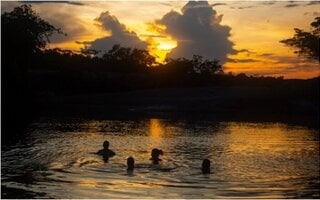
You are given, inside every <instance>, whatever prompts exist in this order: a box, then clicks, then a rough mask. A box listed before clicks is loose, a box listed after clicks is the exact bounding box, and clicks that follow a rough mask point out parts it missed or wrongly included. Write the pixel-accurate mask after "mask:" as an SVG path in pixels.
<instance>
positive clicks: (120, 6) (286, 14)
mask: <svg viewBox="0 0 320 200" xmlns="http://www.w3.org/2000/svg"><path fill="white" fill-rule="evenodd" d="M186 4H187V2H186V1H98V2H92V1H85V2H79V1H77V2H71V3H56V2H44V3H33V4H32V6H33V8H34V9H35V10H36V11H37V12H38V13H39V15H40V16H41V17H42V18H44V19H45V20H47V21H49V22H50V23H52V24H53V25H55V26H57V27H61V28H62V29H63V30H64V31H65V32H67V34H68V36H67V37H64V38H62V37H54V38H52V43H51V44H50V46H49V47H60V48H66V49H72V50H75V51H79V50H80V48H83V47H84V45H83V44H81V42H84V41H94V40H95V39H97V38H102V37H107V36H111V35H112V33H111V32H110V31H107V30H106V29H103V28H101V25H99V22H98V21H97V20H95V19H96V18H98V17H99V16H100V14H101V13H102V12H106V11H109V13H110V15H112V16H114V17H115V18H116V19H117V20H118V21H119V23H121V24H123V25H124V26H125V27H126V30H128V31H130V32H134V33H135V34H136V35H137V37H138V39H140V40H142V41H144V42H146V43H147V44H148V45H147V48H148V50H149V51H150V53H151V54H152V55H154V56H157V60H158V61H159V62H162V61H163V60H164V59H165V57H166V55H167V54H168V53H170V52H171V51H172V50H173V49H174V48H176V47H177V45H179V44H180V42H179V38H175V37H174V36H173V35H170V34H168V31H166V29H167V27H166V26H164V25H161V24H159V23H156V21H157V20H160V19H161V18H162V17H163V16H164V15H165V14H167V13H169V12H170V11H176V12H178V13H180V14H182V15H183V12H182V11H181V9H182V8H183V7H184V6H185V5H186ZM209 4H210V5H211V6H212V9H213V10H215V11H216V12H217V16H220V15H223V17H222V20H221V22H220V25H221V26H228V27H230V28H231V29H230V34H231V35H230V37H228V39H229V40H230V41H231V42H232V43H233V44H234V45H233V49H234V50H236V51H237V53H235V54H232V55H231V54H230V55H227V60H226V62H225V63H224V64H223V66H224V70H225V72H233V73H241V72H244V73H246V74H250V75H265V76H284V77H285V78H311V77H316V76H319V75H320V65H319V62H317V61H310V60H307V59H305V58H303V57H298V56H297V55H295V54H294V53H293V50H292V49H290V48H288V47H286V46H284V45H283V44H281V43H279V41H280V40H282V39H286V38H290V37H291V36H292V35H293V33H294V32H293V28H295V27H297V28H302V29H305V30H310V27H309V24H310V23H311V22H312V20H313V19H314V18H315V17H316V16H320V4H319V2H301V1H300V2H262V1H254V2H241V1H220V2H216V1H209ZM17 5H19V3H18V2H1V11H2V12H4V11H6V10H7V11H10V10H11V9H12V8H13V7H14V6H17Z"/></svg>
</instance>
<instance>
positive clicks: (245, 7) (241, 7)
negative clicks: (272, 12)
mask: <svg viewBox="0 0 320 200" xmlns="http://www.w3.org/2000/svg"><path fill="white" fill-rule="evenodd" d="M255 7H257V6H240V7H238V9H240V10H241V9H247V8H255Z"/></svg>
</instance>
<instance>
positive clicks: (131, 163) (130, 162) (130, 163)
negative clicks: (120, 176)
mask: <svg viewBox="0 0 320 200" xmlns="http://www.w3.org/2000/svg"><path fill="white" fill-rule="evenodd" d="M127 165H128V168H127V171H133V169H134V159H133V157H131V156H130V157H129V158H128V159H127Z"/></svg>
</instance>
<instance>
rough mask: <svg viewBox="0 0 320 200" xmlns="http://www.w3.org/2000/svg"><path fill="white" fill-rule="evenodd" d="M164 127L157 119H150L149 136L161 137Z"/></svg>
mask: <svg viewBox="0 0 320 200" xmlns="http://www.w3.org/2000/svg"><path fill="white" fill-rule="evenodd" d="M163 134H164V129H163V127H162V125H161V123H160V120H159V119H150V137H152V138H155V139H159V138H162V137H163Z"/></svg>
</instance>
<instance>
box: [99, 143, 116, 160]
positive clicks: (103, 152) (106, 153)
mask: <svg viewBox="0 0 320 200" xmlns="http://www.w3.org/2000/svg"><path fill="white" fill-rule="evenodd" d="M97 154H98V155H100V156H103V158H104V159H106V160H108V158H109V157H111V156H114V155H116V153H114V151H112V150H110V149H109V142H108V141H107V140H106V141H104V142H103V149H100V150H99V151H98V152H97Z"/></svg>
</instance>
